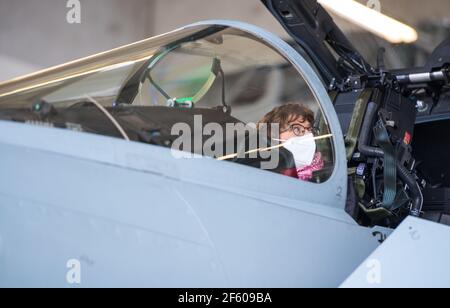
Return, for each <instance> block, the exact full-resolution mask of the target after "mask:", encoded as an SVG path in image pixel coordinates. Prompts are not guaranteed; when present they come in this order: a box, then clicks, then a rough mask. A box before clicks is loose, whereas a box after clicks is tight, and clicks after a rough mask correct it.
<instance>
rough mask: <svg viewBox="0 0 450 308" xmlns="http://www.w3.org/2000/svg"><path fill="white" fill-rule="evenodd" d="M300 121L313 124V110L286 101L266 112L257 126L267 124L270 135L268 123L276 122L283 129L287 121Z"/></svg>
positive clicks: (287, 123)
mask: <svg viewBox="0 0 450 308" xmlns="http://www.w3.org/2000/svg"><path fill="white" fill-rule="evenodd" d="M299 119H300V122H302V123H303V122H309V123H311V125H314V112H313V111H312V110H311V109H309V108H308V107H305V106H304V105H302V104H299V103H287V104H284V105H282V106H279V107H276V108H275V109H273V110H272V111H271V112H269V113H268V114H266V115H265V116H264V117H263V118H262V119H261V120H260V121H259V122H258V128H260V127H261V124H268V132H267V133H268V135H269V136H271V133H272V132H271V130H270V125H271V124H272V123H277V124H279V125H280V129H285V128H286V127H287V126H288V125H289V123H292V122H293V121H295V120H299Z"/></svg>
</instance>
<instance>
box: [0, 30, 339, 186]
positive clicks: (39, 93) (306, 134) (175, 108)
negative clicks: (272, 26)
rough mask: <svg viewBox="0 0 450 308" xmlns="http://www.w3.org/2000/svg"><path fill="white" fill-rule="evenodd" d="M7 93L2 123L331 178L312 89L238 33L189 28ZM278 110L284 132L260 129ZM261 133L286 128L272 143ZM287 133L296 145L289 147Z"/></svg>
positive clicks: (325, 131)
mask: <svg viewBox="0 0 450 308" xmlns="http://www.w3.org/2000/svg"><path fill="white" fill-rule="evenodd" d="M297 56H298V55H297ZM2 93H3V94H2V95H1V97H0V119H1V120H11V121H16V122H24V123H27V124H31V125H39V126H46V127H54V128H57V129H69V130H72V131H77V132H80V133H91V134H100V135H104V136H108V137H116V138H122V139H124V140H127V141H131V142H141V143H146V144H149V145H156V146H161V147H166V148H171V149H172V151H170V152H168V155H171V154H172V155H175V156H177V155H178V156H180V155H181V158H185V157H188V156H189V155H192V154H194V155H201V156H205V157H210V158H212V159H216V160H223V161H229V162H235V163H239V164H242V165H247V166H248V167H253V168H261V169H265V170H267V171H271V172H277V173H280V174H283V175H288V176H291V177H293V178H301V177H299V176H298V173H297V172H295V170H297V171H298V170H300V169H301V170H303V171H305V172H306V173H307V175H306V176H305V177H304V178H303V180H307V181H309V182H313V183H323V182H325V181H327V180H328V179H329V177H330V176H331V175H332V173H333V170H334V157H335V156H334V149H333V135H332V134H331V130H330V128H329V126H328V121H327V119H326V117H325V116H324V113H323V110H322V106H321V104H320V102H319V100H318V99H317V97H316V95H315V94H314V91H312V90H311V88H310V84H309V81H308V80H306V79H305V78H304V76H303V75H302V73H301V72H300V71H299V69H298V68H297V67H295V65H294V64H293V63H292V61H290V60H289V58H288V57H287V56H286V54H283V52H282V51H280V50H278V49H277V48H276V47H274V46H272V45H271V44H270V42H267V41H265V40H264V39H262V38H259V37H257V36H255V35H254V34H250V33H248V32H245V31H243V30H240V29H237V28H233V27H227V26H220V25H198V26H195V27H189V28H184V29H181V30H177V31H174V32H171V33H169V34H166V35H163V36H159V37H156V38H152V39H150V40H146V41H143V42H138V43H136V44H132V45H129V46H126V47H123V48H119V49H116V50H113V51H110V52H107V53H104V54H100V55H97V56H93V57H90V58H86V59H84V60H80V61H76V62H73V63H69V64H67V65H64V66H61V67H57V68H55V69H51V70H48V71H46V72H42V73H40V74H38V75H34V76H29V77H26V78H25V79H23V80H22V81H21V82H20V83H19V85H17V83H16V84H15V85H14V87H13V86H11V87H10V89H8V85H4V86H3V88H2ZM285 105H290V106H292V105H297V106H301V108H300V109H298V107H295V106H294V107H293V108H294V109H295V110H297V109H298V110H300V112H303V113H300V114H298V115H297V116H296V115H295V114H293V115H289V114H288V115H286V112H287V111H286V112H284V113H283V112H282V109H283V108H281V109H280V108H279V107H282V106H285ZM277 108H278V109H279V110H280V112H281V113H280V117H278V118H279V119H282V120H280V121H284V122H283V123H261V120H262V119H263V118H264V117H265V116H266V115H267V114H268V113H269V112H271V111H272V110H274V109H277ZM296 108H297V109H296ZM288 113H289V112H288ZM305 114H308V115H309V118H308V119H307V117H306V116H305ZM283 117H284V118H283ZM286 117H288V118H286ZM290 117H291V118H290ZM275 118H276V117H275ZM295 121H297V122H296V124H292V123H291V122H295ZM275 122H279V121H275ZM305 123H306V125H305ZM261 124H267V125H272V124H273V125H275V126H276V125H281V126H282V127H278V128H276V129H272V130H270V128H269V130H270V134H268V132H267V131H265V132H262V131H261V129H260V128H261V127H262V125H261ZM263 126H264V125H263ZM305 126H307V127H305ZM284 131H286V132H288V131H289V132H291V136H292V137H294V138H293V139H296V142H298V143H295V142H293V141H292V140H291V141H289V140H287V139H283V138H282V136H280V134H279V133H280V132H284ZM296 152H297V154H296ZM299 152H300V154H298V153H299ZM180 153H184V154H180ZM274 154H275V155H274ZM294 154H296V155H294ZM274 156H275V157H274ZM313 162H315V163H316V166H315V167H314V168H309V167H310V166H311V165H312V164H313ZM308 172H309V173H308Z"/></svg>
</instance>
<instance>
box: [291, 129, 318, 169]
mask: <svg viewBox="0 0 450 308" xmlns="http://www.w3.org/2000/svg"><path fill="white" fill-rule="evenodd" d="M284 147H285V148H286V149H287V150H288V151H289V152H291V153H292V155H293V156H294V160H295V165H296V167H297V168H303V167H306V166H310V165H311V164H312V162H313V160H314V156H315V155H316V149H317V146H316V141H315V140H314V135H313V134H308V135H305V136H302V137H294V138H291V139H289V140H287V141H285V143H284Z"/></svg>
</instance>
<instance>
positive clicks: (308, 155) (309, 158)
mask: <svg viewBox="0 0 450 308" xmlns="http://www.w3.org/2000/svg"><path fill="white" fill-rule="evenodd" d="M262 124H266V125H267V126H268V127H273V126H274V124H275V125H277V127H279V130H280V131H279V137H280V139H279V140H280V141H281V142H282V143H283V146H284V147H285V148H286V149H287V150H289V151H290V152H291V153H292V155H293V157H294V161H295V165H296V171H297V177H298V178H299V179H300V180H303V181H310V180H311V179H312V177H313V173H314V172H316V171H320V170H321V169H322V168H323V167H324V161H323V159H322V154H321V153H320V152H318V151H316V143H315V140H314V129H313V127H314V112H313V111H312V110H310V109H309V108H307V107H305V106H303V105H302V104H299V103H289V104H285V105H282V106H280V107H277V108H275V109H273V110H272V111H271V112H269V113H268V114H266V115H265V116H264V117H263V118H262V119H261V120H260V121H259V122H258V128H260V127H261V126H262ZM271 136H273V134H271V132H270V130H269V137H271Z"/></svg>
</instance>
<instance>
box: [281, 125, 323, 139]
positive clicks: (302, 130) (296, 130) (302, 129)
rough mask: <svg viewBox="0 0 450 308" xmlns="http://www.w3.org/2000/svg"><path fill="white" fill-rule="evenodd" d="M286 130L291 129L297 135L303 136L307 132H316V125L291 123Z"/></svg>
mask: <svg viewBox="0 0 450 308" xmlns="http://www.w3.org/2000/svg"><path fill="white" fill-rule="evenodd" d="M286 131H291V132H293V133H294V135H296V136H297V137H303V136H305V135H306V134H315V132H316V131H315V129H314V127H309V128H308V127H304V126H303V125H301V124H293V125H290V126H289V128H288V129H287V130H286Z"/></svg>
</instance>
